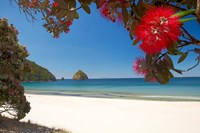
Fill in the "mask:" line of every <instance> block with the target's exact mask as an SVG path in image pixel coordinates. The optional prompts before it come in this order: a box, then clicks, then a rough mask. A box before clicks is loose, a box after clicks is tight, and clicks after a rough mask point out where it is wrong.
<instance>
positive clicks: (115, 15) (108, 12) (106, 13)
mask: <svg viewBox="0 0 200 133" xmlns="http://www.w3.org/2000/svg"><path fill="white" fill-rule="evenodd" d="M114 2H115V3H119V4H122V5H123V4H125V3H126V0H115V1H113V0H99V3H98V6H99V10H100V13H101V15H102V16H103V17H104V18H106V19H108V20H111V21H112V22H116V20H118V21H120V22H121V21H122V19H121V18H122V17H121V16H122V15H121V14H122V13H121V12H120V11H119V10H117V9H113V8H112V7H110V4H111V3H114Z"/></svg>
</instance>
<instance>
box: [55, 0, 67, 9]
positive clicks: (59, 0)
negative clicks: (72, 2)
mask: <svg viewBox="0 0 200 133" xmlns="http://www.w3.org/2000/svg"><path fill="white" fill-rule="evenodd" d="M55 1H56V2H57V3H58V6H59V7H61V8H64V9H67V6H68V4H67V2H66V1H65V0H55Z"/></svg>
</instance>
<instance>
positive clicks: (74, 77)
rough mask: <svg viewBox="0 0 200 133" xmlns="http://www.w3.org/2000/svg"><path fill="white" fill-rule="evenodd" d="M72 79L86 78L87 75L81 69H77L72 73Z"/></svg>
mask: <svg viewBox="0 0 200 133" xmlns="http://www.w3.org/2000/svg"><path fill="white" fill-rule="evenodd" d="M72 79H73V80H88V76H87V75H86V74H85V73H84V72H83V71H81V70H78V71H77V72H76V73H75V74H74V76H73V78H72Z"/></svg>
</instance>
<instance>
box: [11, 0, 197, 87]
mask: <svg viewBox="0 0 200 133" xmlns="http://www.w3.org/2000/svg"><path fill="white" fill-rule="evenodd" d="M10 1H15V2H16V3H17V4H18V5H19V7H20V9H22V11H23V12H24V13H25V14H26V15H27V18H28V19H29V20H30V18H31V19H32V20H34V19H35V17H34V16H35V14H37V13H41V14H42V16H43V18H42V19H43V20H44V25H43V26H44V27H45V28H46V29H47V31H48V32H49V33H51V34H52V35H53V37H55V38H57V37H59V35H60V34H61V33H62V32H65V33H68V32H69V28H70V25H71V24H72V23H73V22H74V21H75V20H76V19H79V14H78V10H81V9H83V10H85V11H86V12H87V13H88V14H90V12H91V10H90V5H91V4H95V5H96V7H97V9H98V10H99V12H100V13H101V15H102V16H103V17H104V18H105V19H108V20H110V21H111V22H113V23H114V22H117V21H120V22H122V24H123V25H124V27H125V28H126V29H127V31H128V32H129V33H130V39H131V40H133V45H136V44H139V47H140V48H141V49H142V51H143V52H144V58H141V59H140V58H138V59H136V61H135V63H134V66H133V68H134V70H135V71H136V73H138V74H141V75H143V76H144V77H145V81H150V80H152V79H154V80H156V81H158V82H159V83H161V84H166V83H168V81H169V79H170V78H173V74H172V73H171V71H175V72H177V73H180V74H182V73H183V72H186V71H189V70H191V69H193V68H194V67H196V66H197V65H198V64H199V61H200V49H199V46H200V40H199V39H198V38H195V37H194V35H193V34H192V33H190V32H188V31H187V29H186V28H185V27H184V22H186V21H197V22H198V23H200V0H10ZM197 26H199V25H198V24H197ZM191 45H193V48H192V49H191V47H190V49H187V47H188V46H191ZM189 53H195V54H196V59H195V60H196V62H197V63H196V64H194V65H193V66H192V65H191V68H188V69H187V70H181V69H177V68H175V67H174V65H173V61H172V60H171V56H172V55H173V56H174V55H175V56H180V58H179V60H178V63H181V62H182V61H184V59H185V58H186V57H187V55H188V54H189Z"/></svg>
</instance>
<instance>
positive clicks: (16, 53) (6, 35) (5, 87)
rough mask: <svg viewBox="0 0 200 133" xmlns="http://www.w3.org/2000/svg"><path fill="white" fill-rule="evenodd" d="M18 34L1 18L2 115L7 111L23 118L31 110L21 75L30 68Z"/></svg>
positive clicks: (0, 100) (0, 110)
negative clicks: (19, 42) (21, 82)
mask: <svg viewBox="0 0 200 133" xmlns="http://www.w3.org/2000/svg"><path fill="white" fill-rule="evenodd" d="M17 34H18V31H17V30H16V28H15V27H14V26H13V25H9V24H8V21H7V19H0V115H2V114H3V113H7V114H10V115H11V116H13V117H14V118H16V119H22V118H24V117H25V115H26V113H28V112H29V111H30V104H29V102H28V101H27V100H26V96H25V95H24V88H23V86H22V85H21V84H20V80H21V76H22V75H23V73H24V72H26V71H27V70H29V67H28V64H27V63H26V60H25V58H26V57H27V56H28V55H29V54H28V51H27V50H26V48H25V47H24V46H21V45H19V44H18V39H17Z"/></svg>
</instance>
